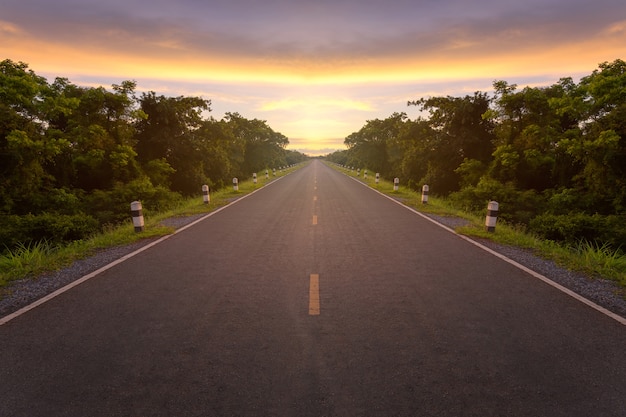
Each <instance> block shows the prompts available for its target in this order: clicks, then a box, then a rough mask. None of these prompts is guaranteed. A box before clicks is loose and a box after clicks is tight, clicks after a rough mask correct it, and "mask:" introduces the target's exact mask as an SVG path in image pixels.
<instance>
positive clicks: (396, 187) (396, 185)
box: [393, 178, 400, 191]
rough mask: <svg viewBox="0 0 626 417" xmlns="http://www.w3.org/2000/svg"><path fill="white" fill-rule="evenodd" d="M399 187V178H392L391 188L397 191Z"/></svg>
mask: <svg viewBox="0 0 626 417" xmlns="http://www.w3.org/2000/svg"><path fill="white" fill-rule="evenodd" d="M399 187H400V178H394V179H393V190H394V191H398V188H399Z"/></svg>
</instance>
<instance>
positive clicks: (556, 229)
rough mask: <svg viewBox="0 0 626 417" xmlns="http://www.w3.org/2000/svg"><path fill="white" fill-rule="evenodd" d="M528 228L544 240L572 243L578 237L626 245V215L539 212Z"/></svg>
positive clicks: (613, 244)
mask: <svg viewBox="0 0 626 417" xmlns="http://www.w3.org/2000/svg"><path fill="white" fill-rule="evenodd" d="M529 231H530V232H532V233H534V234H536V235H537V236H540V237H542V238H544V239H548V240H553V241H557V242H564V243H567V244H570V245H576V244H578V243H579V242H580V241H581V240H582V241H587V242H596V243H599V244H606V245H610V246H611V247H612V248H614V249H618V248H620V247H621V248H622V249H623V248H624V247H626V218H625V217H624V216H602V215H599V214H593V215H589V214H586V213H570V214H566V215H557V214H541V215H538V216H536V217H535V218H534V219H532V220H531V221H530V223H529Z"/></svg>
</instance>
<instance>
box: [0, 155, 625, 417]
mask: <svg viewBox="0 0 626 417" xmlns="http://www.w3.org/2000/svg"><path fill="white" fill-rule="evenodd" d="M0 381H1V384H0V416H3V417H21V416H24V417H26V416H27V417H37V416H41V417H55V416H90V417H94V416H129V417H131V416H132V417H135V416H339V417H344V416H345V417H349V416H381V417H382V416H385V417H387V416H453V417H459V416H480V417H487V416H507V417H508V416H525V417H526V416H550V417H556V416H563V417H601V416H614V417H618V416H621V417H623V416H626V326H624V325H623V324H622V323H619V322H618V321H616V320H614V319H612V318H611V317H608V316H606V315H604V314H602V312H599V311H597V310H595V309H593V308H590V307H589V306H587V305H585V304H583V303H581V302H580V301H579V300H576V299H574V298H572V297H570V296H568V295H566V294H564V293H563V292H561V291H559V290H558V289H555V288H554V287H552V286H549V285H547V284H545V283H544V282H542V281H540V280H538V279H536V278H535V277H533V276H532V275H531V274H529V273H527V272H525V271H522V270H520V269H518V268H516V267H515V266H514V265H511V264H510V263H507V262H505V261H504V260H502V259H500V258H498V257H496V256H493V254H490V253H488V252H486V251H484V250H482V249H481V248H480V247H478V246H476V245H473V244H471V243H470V242H468V241H467V240H465V239H462V238H460V237H459V236H456V235H455V234H453V233H450V232H449V231H447V230H445V229H443V228H441V227H438V226H437V225H436V224H434V223H432V222H430V221H428V220H426V219H424V218H423V217H421V216H418V215H417V214H415V213H414V212H412V211H410V210H407V209H406V208H404V207H402V206H401V205H399V204H397V203H395V202H394V201H391V200H390V199H388V198H386V197H384V196H381V195H380V194H378V193H377V192H375V191H373V190H371V189H369V188H367V187H364V186H363V185H361V184H359V183H358V182H356V181H354V180H353V179H351V178H350V177H348V176H346V175H343V174H341V173H339V172H337V171H335V170H333V169H331V168H329V167H327V166H326V165H324V164H323V163H321V162H320V161H313V162H312V163H310V164H308V165H307V166H305V167H304V168H302V169H299V170H298V171H295V172H294V173H292V174H289V175H287V176H285V177H283V178H281V179H279V180H276V181H274V182H272V183H270V184H269V185H267V186H266V187H264V188H262V189H260V190H259V191H257V192H255V193H253V194H251V195H249V196H247V197H245V198H242V199H240V200H238V201H236V202H235V203H232V204H231V205H229V206H227V207H226V208H225V209H222V210H220V211H219V212H216V213H214V214H212V215H210V216H208V217H206V218H204V219H203V220H202V221H199V222H198V223H197V224H194V225H193V226H192V227H189V228H187V229H185V230H183V231H181V232H179V233H177V234H175V235H173V236H171V237H169V238H167V239H165V240H163V241H162V242H160V243H158V244H156V245H153V246H151V247H150V248H148V249H146V250H143V251H142V252H140V253H137V254H136V255H134V256H132V257H130V258H128V259H126V260H125V261H123V262H120V263H118V264H116V265H114V266H111V267H110V268H108V269H106V270H104V271H103V272H101V273H99V274H97V275H95V276H94V277H93V278H91V279H89V280H86V281H85V282H83V283H81V284H80V285H77V286H75V287H73V288H72V289H70V290H68V291H66V292H63V293H62V294H60V295H58V296H56V297H54V298H52V299H50V300H49V301H47V302H45V303H43V304H41V305H39V306H38V307H36V308H33V309H31V310H30V311H28V312H26V313H24V314H21V315H19V316H17V317H14V318H13V319H12V320H10V321H7V322H5V323H4V324H3V325H0Z"/></svg>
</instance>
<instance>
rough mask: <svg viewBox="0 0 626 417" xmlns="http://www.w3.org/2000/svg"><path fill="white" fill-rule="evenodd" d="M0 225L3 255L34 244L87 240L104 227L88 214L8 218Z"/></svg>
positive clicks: (43, 214) (48, 214)
mask: <svg viewBox="0 0 626 417" xmlns="http://www.w3.org/2000/svg"><path fill="white" fill-rule="evenodd" d="M0 223H1V225H0V241H2V242H3V245H4V247H3V248H2V250H3V251H4V250H6V249H9V250H11V249H13V248H15V247H17V246H19V245H23V244H31V243H33V242H41V241H47V242H50V243H52V244H55V243H62V242H70V241H73V240H80V239H84V238H87V237H89V236H90V235H92V234H94V233H96V232H97V231H98V230H99V226H100V225H99V223H98V221H97V220H96V219H95V218H93V217H92V216H89V215H86V214H84V213H79V214H73V215H67V214H56V213H41V214H37V215H34V214H27V215H24V216H17V215H13V216H4V217H3V218H2V221H1V222H0Z"/></svg>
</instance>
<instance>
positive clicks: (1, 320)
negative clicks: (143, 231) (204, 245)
mask: <svg viewBox="0 0 626 417" xmlns="http://www.w3.org/2000/svg"><path fill="white" fill-rule="evenodd" d="M287 175H289V174H287ZM287 175H284V176H282V177H279V178H276V179H275V180H273V181H272V182H270V183H268V184H265V185H264V186H263V187H261V188H259V189H257V190H254V191H252V192H251V193H249V194H246V195H244V196H241V197H239V198H238V199H237V200H235V201H233V202H232V203H229V204H227V205H225V206H223V207H220V208H218V209H216V210H214V211H212V212H210V213H207V215H206V216H203V217H201V218H199V219H197V220H195V221H193V222H192V223H189V224H187V225H185V226H183V227H181V228H180V229H177V230H175V231H174V233H172V234H171V235H167V236H163V237H162V238H160V239H158V240H155V241H154V242H151V243H148V244H147V245H145V246H142V247H140V248H139V249H137V250H136V251H134V252H131V253H129V254H127V255H125V256H122V257H121V258H119V259H116V260H115V261H113V262H111V263H110V264H107V265H105V266H103V267H101V268H99V269H96V270H95V271H93V272H91V273H89V274H87V275H84V276H83V277H81V278H79V279H77V280H75V281H72V282H70V283H69V284H67V285H66V286H64V287H61V288H59V289H58V290H56V291H54V292H51V293H50V294H48V295H46V296H45V297H42V298H40V299H38V300H37V301H35V302H33V303H31V304H29V305H27V306H25V307H22V308H21V309H19V310H17V311H15V312H13V313H11V314H9V315H7V316H4V317H1V318H0V326H2V325H4V324H6V323H8V322H10V321H11V320H13V319H16V318H17V317H19V316H21V315H22V314H25V313H27V312H29V311H30V310H32V309H34V308H36V307H39V306H40V305H42V304H44V303H46V302H48V301H50V300H52V299H53V298H55V297H58V296H59V295H61V294H63V293H64V292H67V291H69V290H71V289H72V288H74V287H76V286H78V285H80V284H82V283H83V282H85V281H88V280H90V279H91V278H93V277H95V276H97V275H100V274H101V273H103V272H104V271H106V270H108V269H111V268H113V267H114V266H116V265H119V264H121V263H122V262H124V261H126V260H128V259H130V258H132V257H134V256H136V255H139V254H140V253H141V252H143V251H145V250H148V249H150V248H151V247H153V246H155V245H158V244H159V243H162V242H163V241H165V240H167V239H169V238H171V237H172V236H175V235H177V234H178V233H180V232H182V231H184V230H186V229H189V228H190V227H192V226H195V225H196V224H198V223H200V222H201V221H203V220H206V219H208V218H209V217H211V216H213V215H215V214H217V213H219V212H220V211H222V210H224V209H226V208H228V207H230V206H232V205H233V204H236V203H238V202H239V201H241V200H243V199H244V198H247V197H250V196H251V195H252V194H254V193H256V192H257V191H261V190H262V189H264V188H265V187H267V186H269V185H272V184H274V183H276V182H277V181H280V180H281V179H283V178H285V177H286V176H287Z"/></svg>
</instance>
